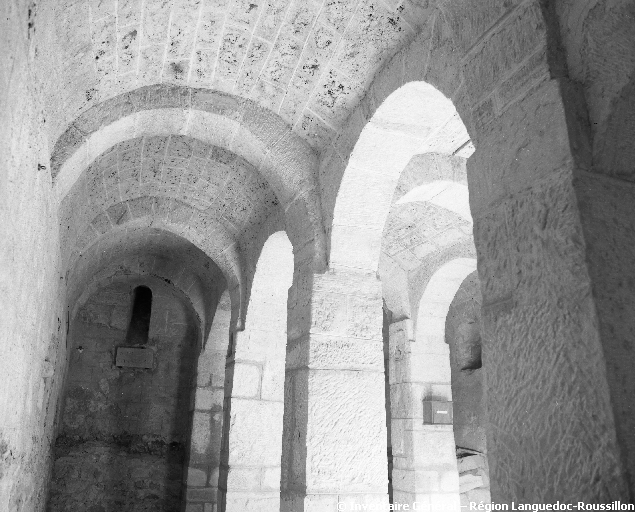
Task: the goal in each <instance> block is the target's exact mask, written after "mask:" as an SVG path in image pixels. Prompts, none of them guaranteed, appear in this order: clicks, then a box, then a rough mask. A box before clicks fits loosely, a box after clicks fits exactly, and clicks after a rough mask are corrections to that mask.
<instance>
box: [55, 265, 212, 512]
mask: <svg viewBox="0 0 635 512" xmlns="http://www.w3.org/2000/svg"><path fill="white" fill-rule="evenodd" d="M102 283H103V284H105V285H106V286H105V287H103V288H97V289H96V290H95V293H94V295H93V296H92V297H91V298H90V299H89V301H88V302H86V303H85V304H84V305H83V308H82V309H81V311H80V314H78V315H77V317H76V318H75V319H74V322H73V323H72V324H71V328H70V332H69V341H68V343H69V366H68V371H67V379H66V380H67V382H66V392H65V400H64V401H63V402H62V403H63V404H64V408H63V412H61V415H60V435H61V436H62V438H63V439H66V442H65V443H62V444H64V445H65V447H66V448H67V449H66V451H62V452H57V454H56V455H57V457H56V461H55V476H54V480H53V483H52V494H51V502H52V503H53V504H54V505H52V506H55V507H61V508H64V507H65V506H66V507H69V506H70V507H71V508H80V509H81V508H84V507H86V506H88V507H90V506H91V505H95V504H105V505H106V506H109V505H108V504H110V506H113V505H114V506H117V505H116V504H115V503H116V502H117V501H119V500H122V499H123V500H126V501H128V502H135V501H136V500H139V499H143V498H144V497H145V496H144V491H143V490H142V489H143V488H144V483H143V482H144V481H145V485H146V486H147V485H148V483H147V480H148V479H149V478H150V479H152V480H153V484H152V485H153V486H154V488H155V491H156V492H155V495H154V497H153V498H150V499H153V500H156V501H155V502H154V504H155V505H156V506H157V507H160V508H163V507H166V508H170V509H174V508H175V507H177V508H178V506H179V504H180V502H179V500H178V495H180V496H181V499H183V498H184V497H185V495H186V489H185V486H184V485H183V484H184V483H185V482H184V480H183V478H182V476H181V474H184V472H185V469H186V455H187V449H186V447H187V443H188V441H189V439H190V437H191V433H190V430H191V429H190V411H191V407H190V404H191V402H192V400H191V398H192V390H191V380H192V376H193V374H194V371H195V368H196V360H197V356H198V353H199V351H200V347H201V345H202V343H201V337H202V335H203V325H202V324H201V322H200V321H199V320H200V319H199V318H197V314H196V312H195V311H194V308H193V304H192V302H191V300H190V298H189V297H188V296H187V294H186V293H184V292H183V290H182V289H181V288H180V287H177V286H175V285H174V283H168V282H166V281H165V280H164V279H160V278H158V277H156V276H151V275H139V274H136V275H128V276H126V277H124V278H123V279H116V280H114V281H106V282H103V281H102ZM139 287H144V288H146V289H147V290H148V291H149V292H150V290H151V293H152V305H151V311H150V310H148V317H147V320H148V322H149V326H148V327H149V332H148V333H147V334H149V336H147V337H146V338H145V339H139V338H137V339H134V340H131V339H130V338H129V337H128V336H127V335H126V331H127V330H128V332H129V328H130V326H131V322H132V319H133V318H134V316H133V315H134V312H133V311H132V309H133V308H132V302H133V290H137V289H138V288H139ZM150 312H151V314H150ZM130 345H132V347H130ZM124 349H125V350H128V351H136V353H137V355H138V354H139V353H140V352H139V351H143V353H144V355H146V357H145V358H144V359H143V361H142V362H141V361H139V360H137V362H136V363H135V362H133V363H132V364H130V363H125V362H122V361H121V360H120V353H121V351H122V350H124ZM148 354H150V358H148V357H147V355H148ZM140 363H141V364H140ZM122 438H124V439H126V440H127V441H126V442H123V443H122V442H121V439H122ZM58 439H59V438H58ZM58 446H60V445H58ZM168 446H169V447H170V449H169V450H168V449H166V448H167V447H168ZM162 447H163V448H162ZM140 453H143V454H145V455H143V456H139V454H140ZM73 467H75V468H78V469H79V468H84V469H83V470H84V471H87V473H86V476H87V478H86V479H85V480H84V482H83V484H82V486H80V487H79V488H78V487H73V486H72V485H68V479H69V469H70V472H71V474H72V469H71V468H73ZM91 467H94V470H88V469H87V468H91ZM168 469H169V471H168ZM81 470H82V469H80V471H81ZM152 470H158V473H157V474H155V475H154V476H149V475H148V473H150V472H152ZM88 475H90V476H88ZM70 478H71V479H72V478H73V477H72V476H71V477H70ZM104 478H106V479H107V480H108V481H111V482H117V484H116V485H110V486H108V485H107V486H104V483H103V481H104ZM176 489H180V491H178V492H177V491H176Z"/></svg>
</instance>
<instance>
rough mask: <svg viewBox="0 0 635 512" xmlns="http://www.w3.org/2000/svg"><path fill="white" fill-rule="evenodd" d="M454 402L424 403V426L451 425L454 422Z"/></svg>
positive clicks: (433, 401) (425, 401)
mask: <svg viewBox="0 0 635 512" xmlns="http://www.w3.org/2000/svg"><path fill="white" fill-rule="evenodd" d="M453 416H454V415H453V409H452V402H440V401H436V400H424V401H423V423H424V425H450V424H452V421H453V419H454V418H453Z"/></svg>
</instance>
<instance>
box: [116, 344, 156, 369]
mask: <svg viewBox="0 0 635 512" xmlns="http://www.w3.org/2000/svg"><path fill="white" fill-rule="evenodd" d="M153 362H154V352H153V351H152V350H150V349H148V348H143V347H117V356H116V357H115V366H121V367H124V368H152V363H153Z"/></svg>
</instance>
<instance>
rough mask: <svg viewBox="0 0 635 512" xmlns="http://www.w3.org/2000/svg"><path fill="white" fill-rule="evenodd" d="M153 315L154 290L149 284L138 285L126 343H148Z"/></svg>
mask: <svg viewBox="0 0 635 512" xmlns="http://www.w3.org/2000/svg"><path fill="white" fill-rule="evenodd" d="M151 315H152V290H150V288H148V287H147V286H137V288H135V290H134V299H133V303H132V316H131V318H130V325H129V326H128V333H127V334H126V343H128V344H130V345H145V344H147V343H148V333H149V332H150V317H151Z"/></svg>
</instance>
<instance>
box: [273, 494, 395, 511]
mask: <svg viewBox="0 0 635 512" xmlns="http://www.w3.org/2000/svg"><path fill="white" fill-rule="evenodd" d="M360 510H364V511H377V512H385V511H388V510H390V508H389V501H388V493H386V494H382V493H378V494H354V493H352V494H308V495H300V494H284V495H282V497H281V501H280V512H342V511H344V512H354V511H360Z"/></svg>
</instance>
